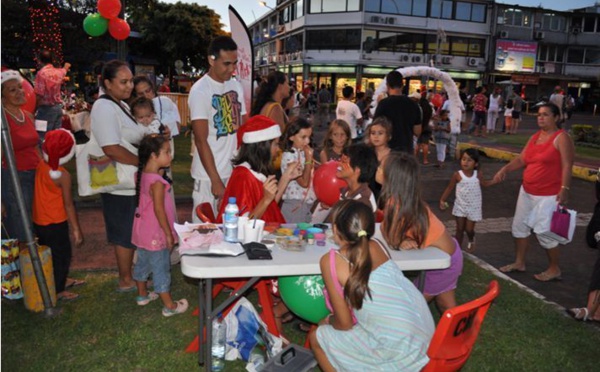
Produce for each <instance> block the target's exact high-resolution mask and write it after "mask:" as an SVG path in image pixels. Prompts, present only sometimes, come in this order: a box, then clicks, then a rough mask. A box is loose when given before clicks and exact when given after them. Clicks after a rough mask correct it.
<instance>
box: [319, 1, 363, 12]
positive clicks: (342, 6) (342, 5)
mask: <svg viewBox="0 0 600 372" xmlns="http://www.w3.org/2000/svg"><path fill="white" fill-rule="evenodd" d="M359 10H360V0H311V1H310V13H334V12H356V11H359Z"/></svg>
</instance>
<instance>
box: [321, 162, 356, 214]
mask: <svg viewBox="0 0 600 372" xmlns="http://www.w3.org/2000/svg"><path fill="white" fill-rule="evenodd" d="M339 164H340V163H338V162H337V161H333V160H330V161H328V162H327V163H325V164H322V165H321V166H319V168H317V170H315V176H314V179H313V188H314V190H315V195H316V196H317V199H319V201H320V202H322V203H324V204H327V205H329V206H332V205H334V204H335V203H337V202H338V200H340V189H341V188H343V187H346V186H348V184H347V183H346V181H344V180H343V179H341V178H338V177H336V175H335V174H336V173H337V169H338V167H339Z"/></svg>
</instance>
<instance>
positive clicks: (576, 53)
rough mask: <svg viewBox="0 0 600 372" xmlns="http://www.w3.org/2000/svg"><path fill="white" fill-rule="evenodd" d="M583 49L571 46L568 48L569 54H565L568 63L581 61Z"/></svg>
mask: <svg viewBox="0 0 600 372" xmlns="http://www.w3.org/2000/svg"><path fill="white" fill-rule="evenodd" d="M584 51H585V50H584V49H578V48H571V49H569V54H568V55H567V62H568V63H583V54H584Z"/></svg>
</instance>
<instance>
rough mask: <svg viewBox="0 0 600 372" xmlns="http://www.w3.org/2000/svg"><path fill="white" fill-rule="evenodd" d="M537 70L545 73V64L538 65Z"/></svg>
mask: <svg viewBox="0 0 600 372" xmlns="http://www.w3.org/2000/svg"><path fill="white" fill-rule="evenodd" d="M538 72H540V73H542V74H545V73H546V66H538Z"/></svg>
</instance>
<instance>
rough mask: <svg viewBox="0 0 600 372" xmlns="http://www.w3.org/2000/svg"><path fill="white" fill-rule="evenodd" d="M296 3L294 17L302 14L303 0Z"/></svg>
mask: <svg viewBox="0 0 600 372" xmlns="http://www.w3.org/2000/svg"><path fill="white" fill-rule="evenodd" d="M295 5H296V18H300V17H302V16H304V0H298V2H297V3H296V4H295Z"/></svg>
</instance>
